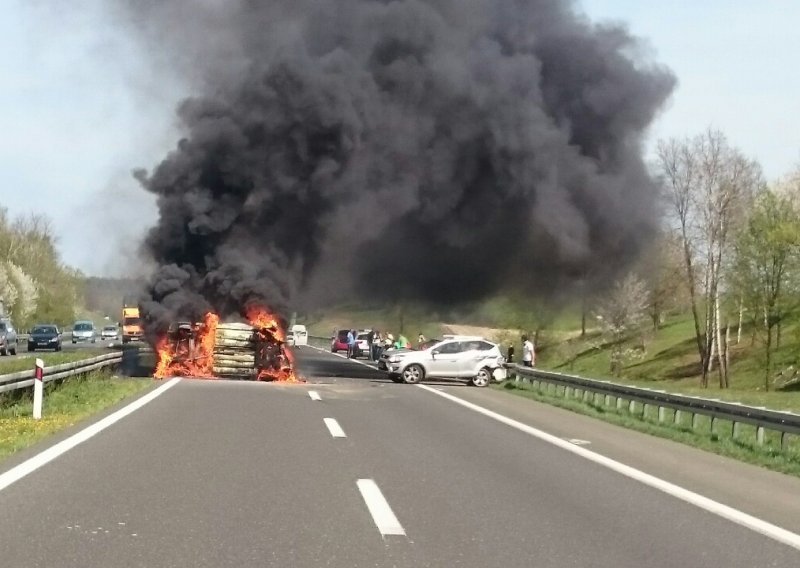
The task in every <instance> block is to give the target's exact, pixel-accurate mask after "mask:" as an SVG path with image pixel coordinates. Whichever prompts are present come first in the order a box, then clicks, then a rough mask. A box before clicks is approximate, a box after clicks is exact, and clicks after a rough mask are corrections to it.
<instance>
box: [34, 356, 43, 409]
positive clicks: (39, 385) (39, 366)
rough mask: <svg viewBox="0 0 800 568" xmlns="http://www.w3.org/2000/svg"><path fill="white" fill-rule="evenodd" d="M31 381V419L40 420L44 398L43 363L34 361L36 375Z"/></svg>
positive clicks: (37, 360)
mask: <svg viewBox="0 0 800 568" xmlns="http://www.w3.org/2000/svg"><path fill="white" fill-rule="evenodd" d="M34 379H35V380H34V381H33V418H34V419H35V420H40V419H41V418H42V398H43V397H44V361H42V360H41V359H36V374H35V375H34Z"/></svg>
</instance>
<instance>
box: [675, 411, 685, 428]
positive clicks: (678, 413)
mask: <svg viewBox="0 0 800 568" xmlns="http://www.w3.org/2000/svg"><path fill="white" fill-rule="evenodd" d="M673 418H674V420H673V422H674V423H675V424H678V425H680V423H681V418H683V413H681V411H680V410H676V411H675V416H674V417H673Z"/></svg>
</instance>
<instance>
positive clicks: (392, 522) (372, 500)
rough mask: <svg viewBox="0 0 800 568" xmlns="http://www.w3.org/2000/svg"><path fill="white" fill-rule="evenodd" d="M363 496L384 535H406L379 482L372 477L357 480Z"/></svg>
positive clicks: (376, 524)
mask: <svg viewBox="0 0 800 568" xmlns="http://www.w3.org/2000/svg"><path fill="white" fill-rule="evenodd" d="M356 485H358V490H359V491H361V497H363V498H364V503H366V504H367V509H369V513H370V515H372V520H373V521H375V526H376V527H378V531H380V533H381V534H382V535H405V534H406V531H405V530H404V529H403V526H402V525H401V524H400V521H398V520H397V517H396V516H395V514H394V512H393V511H392V508H391V507H390V506H389V503H388V502H387V501H386V498H385V497H384V496H383V493H381V490H380V488H379V487H378V484H377V483H375V482H374V481H373V480H372V479H359V480H358V481H356Z"/></svg>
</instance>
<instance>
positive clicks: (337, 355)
mask: <svg viewBox="0 0 800 568" xmlns="http://www.w3.org/2000/svg"><path fill="white" fill-rule="evenodd" d="M309 347H311V346H310V345H309ZM311 349H316V350H317V351H320V352H322V353H325V354H329V355H333V356H335V357H339V358H340V359H344V360H345V361H352V362H353V363H358V364H359V365H364V366H365V367H369V368H370V369H372V370H373V371H374V370H375V369H377V368H378V365H377V364H376V365H370V364H369V363H367V362H366V361H362V360H361V359H349V358H348V357H347V355H342V354H341V353H331V352H330V351H328V350H327V349H322V348H321V347H311Z"/></svg>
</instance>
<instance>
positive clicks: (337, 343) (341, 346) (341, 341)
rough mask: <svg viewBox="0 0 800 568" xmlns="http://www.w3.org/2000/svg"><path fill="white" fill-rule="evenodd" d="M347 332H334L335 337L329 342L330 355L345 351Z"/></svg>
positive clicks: (345, 330) (347, 330)
mask: <svg viewBox="0 0 800 568" xmlns="http://www.w3.org/2000/svg"><path fill="white" fill-rule="evenodd" d="M349 331H350V330H349V329H340V330H339V331H337V332H336V335H334V336H333V339H332V340H331V353H338V352H339V351H347V334H348V332H349Z"/></svg>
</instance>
